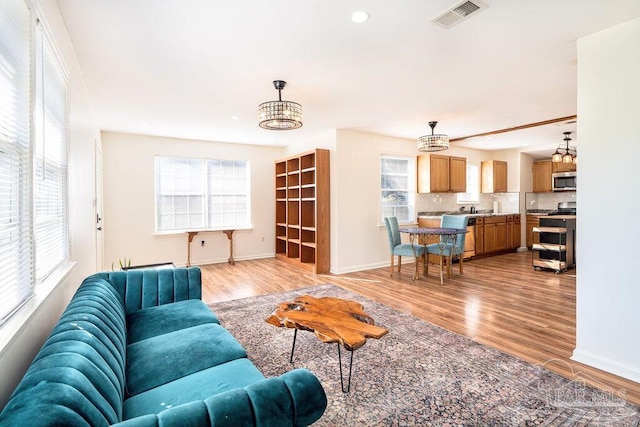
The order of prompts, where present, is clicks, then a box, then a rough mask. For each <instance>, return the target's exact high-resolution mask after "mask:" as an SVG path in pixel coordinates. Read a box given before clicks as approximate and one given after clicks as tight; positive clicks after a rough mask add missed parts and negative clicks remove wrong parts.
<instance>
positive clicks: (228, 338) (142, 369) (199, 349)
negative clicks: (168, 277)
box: [125, 323, 247, 396]
mask: <svg viewBox="0 0 640 427" xmlns="http://www.w3.org/2000/svg"><path fill="white" fill-rule="evenodd" d="M246 356H247V353H246V352H245V350H244V348H243V347H242V346H241V345H240V343H239V342H238V341H237V340H236V339H235V338H234V337H233V336H232V335H231V334H230V333H229V332H228V331H227V330H226V329H224V328H223V327H222V326H220V325H218V324H215V323H209V324H206V325H199V326H193V327H191V328H187V329H182V330H179V331H175V332H169V333H167V334H164V335H158V336H155V337H152V338H148V339H146V340H142V341H138V342H136V343H133V344H130V345H128V346H127V368H126V375H125V376H126V379H127V392H128V395H129V396H133V395H136V394H139V393H142V392H144V391H147V390H150V389H152V388H154V387H158V386H161V385H163V384H166V383H168V382H171V381H173V380H176V379H178V378H181V377H184V376H186V375H189V374H193V373H194V372H198V371H201V370H203V369H206V368H210V367H212V366H216V365H219V364H221V363H225V362H229V361H231V360H235V359H239V358H242V357H246Z"/></svg>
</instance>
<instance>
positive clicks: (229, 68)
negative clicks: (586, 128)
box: [57, 0, 640, 154]
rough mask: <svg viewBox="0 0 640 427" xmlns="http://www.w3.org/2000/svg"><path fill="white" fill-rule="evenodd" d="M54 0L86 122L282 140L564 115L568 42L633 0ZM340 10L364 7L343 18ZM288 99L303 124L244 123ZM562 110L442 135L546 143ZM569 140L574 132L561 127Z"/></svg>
mask: <svg viewBox="0 0 640 427" xmlns="http://www.w3.org/2000/svg"><path fill="white" fill-rule="evenodd" d="M483 1H484V3H486V4H487V5H488V6H489V7H488V8H486V9H484V10H481V11H479V12H476V13H475V14H473V15H471V16H470V17H469V18H468V19H466V20H464V21H462V22H460V23H458V24H456V25H455V26H453V27H451V28H449V29H444V28H441V27H439V26H437V25H435V24H434V23H432V22H431V19H432V18H434V17H436V16H437V15H439V14H440V13H442V12H444V11H446V10H448V9H449V8H451V7H452V6H454V5H455V4H456V3H458V2H457V1H455V0H430V1H425V0H398V1H389V0H367V1H364V0H344V1H337V0H335V1H327V0H271V1H264V0H238V1H224V2H223V1H211V0H112V1H105V0H83V1H77V0H57V2H58V5H59V8H60V11H61V14H62V16H63V19H64V21H65V24H66V26H67V30H68V32H69V35H70V37H71V41H72V43H73V46H74V48H75V52H76V55H77V59H78V63H79V65H80V68H81V70H82V73H83V75H84V78H85V80H86V83H87V86H88V89H89V92H90V95H91V98H92V102H93V104H94V108H95V112H96V115H97V122H98V125H99V126H100V128H101V129H103V130H106V131H117V132H126V133H135V134H148V135H159V136H168V137H175V138H187V139H201V140H211V141H224V142H237V143H250V144H267V145H288V144H290V143H293V142H297V141H304V140H309V139H312V138H314V137H316V136H318V135H320V134H323V133H325V132H329V131H331V130H333V129H352V130H359V131H363V132H370V133H376V134H382V135H389V136H395V137H401V138H410V139H415V138H417V137H418V136H421V135H424V134H428V133H430V132H431V130H430V129H429V126H428V124H427V123H428V122H429V121H431V120H437V121H438V122H439V123H438V126H437V127H436V133H446V134H448V135H449V137H450V138H452V139H453V138H459V137H465V136H468V135H473V134H478V133H484V132H490V131H493V130H497V129H504V128H510V127H514V126H518V125H523V124H527V123H532V122H539V121H543V120H549V119H554V118H557V117H565V116H572V115H575V114H576V109H577V106H576V103H577V99H576V98H577V95H576V74H577V66H576V65H577V46H576V40H577V39H579V38H580V37H583V36H586V35H589V34H592V33H594V32H597V31H599V30H602V29H605V28H608V27H611V26H613V25H616V24H619V23H622V22H624V21H627V20H630V19H633V18H636V17H638V16H640V1H638V0H562V1H558V0H536V1H523V0H483ZM356 10H365V11H367V12H368V13H369V14H370V16H371V18H370V20H369V21H367V22H365V23H363V24H355V23H352V22H351V20H350V17H351V13H352V12H354V11H356ZM276 79H281V80H286V81H287V82H288V84H287V87H286V88H285V89H284V90H283V92H282V98H283V99H284V100H291V101H295V102H298V103H300V104H302V106H303V108H304V115H305V120H304V126H303V127H302V128H300V129H297V130H292V131H269V130H265V129H262V128H260V127H258V125H257V120H256V109H257V105H258V104H259V103H261V102H264V101H269V100H274V99H277V91H276V90H275V89H274V88H273V85H272V81H273V80H276ZM575 126H576V125H575V123H573V124H563V123H560V124H551V125H546V126H541V127H537V128H532V129H528V130H525V131H517V132H508V133H503V134H500V135H494V136H492V137H484V138H472V139H466V140H463V141H459V142H452V146H463V147H472V148H477V149H503V148H514V147H523V146H525V144H528V148H527V149H528V150H530V151H531V152H532V153H534V154H535V153H538V152H541V151H544V150H549V147H550V146H553V148H555V147H556V146H557V145H558V144H561V143H562V138H563V135H562V132H564V131H572V132H575ZM572 136H573V138H574V140H573V141H572V144H573V143H576V144H575V145H577V139H578V138H577V135H575V134H574V135H572Z"/></svg>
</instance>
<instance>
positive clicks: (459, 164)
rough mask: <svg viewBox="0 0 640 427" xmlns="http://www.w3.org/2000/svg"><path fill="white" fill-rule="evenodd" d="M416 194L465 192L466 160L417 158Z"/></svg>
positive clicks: (422, 156)
mask: <svg viewBox="0 0 640 427" xmlns="http://www.w3.org/2000/svg"><path fill="white" fill-rule="evenodd" d="M417 163H418V193H464V192H465V191H467V159H466V158H464V157H452V156H443V155H440V154H425V155H421V156H418V162H417Z"/></svg>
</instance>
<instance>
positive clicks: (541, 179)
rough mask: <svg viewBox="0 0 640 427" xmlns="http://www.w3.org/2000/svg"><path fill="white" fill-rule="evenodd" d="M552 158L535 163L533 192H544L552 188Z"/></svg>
mask: <svg viewBox="0 0 640 427" xmlns="http://www.w3.org/2000/svg"><path fill="white" fill-rule="evenodd" d="M552 164H553V162H551V160H542V161H539V162H534V163H533V192H534V193H544V192H548V191H551V190H552V186H551V174H552V170H553V166H552Z"/></svg>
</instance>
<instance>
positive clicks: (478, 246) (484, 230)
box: [418, 214, 522, 263]
mask: <svg viewBox="0 0 640 427" xmlns="http://www.w3.org/2000/svg"><path fill="white" fill-rule="evenodd" d="M470 219H472V220H475V225H473V224H472V225H469V226H468V227H467V231H468V232H467V234H466V236H465V241H464V258H465V259H467V258H471V257H474V256H479V255H492V254H499V253H503V252H506V251H510V250H513V249H517V248H519V247H520V245H521V243H522V237H521V235H520V233H521V221H520V215H518V214H516V215H491V216H479V217H475V218H470ZM418 226H419V227H440V219H439V218H419V219H418ZM437 242H438V236H421V237H420V243H421V244H425V243H426V244H430V243H437ZM438 258H439V257H437V256H435V255H429V261H430V262H433V263H438V262H439V259H438Z"/></svg>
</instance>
